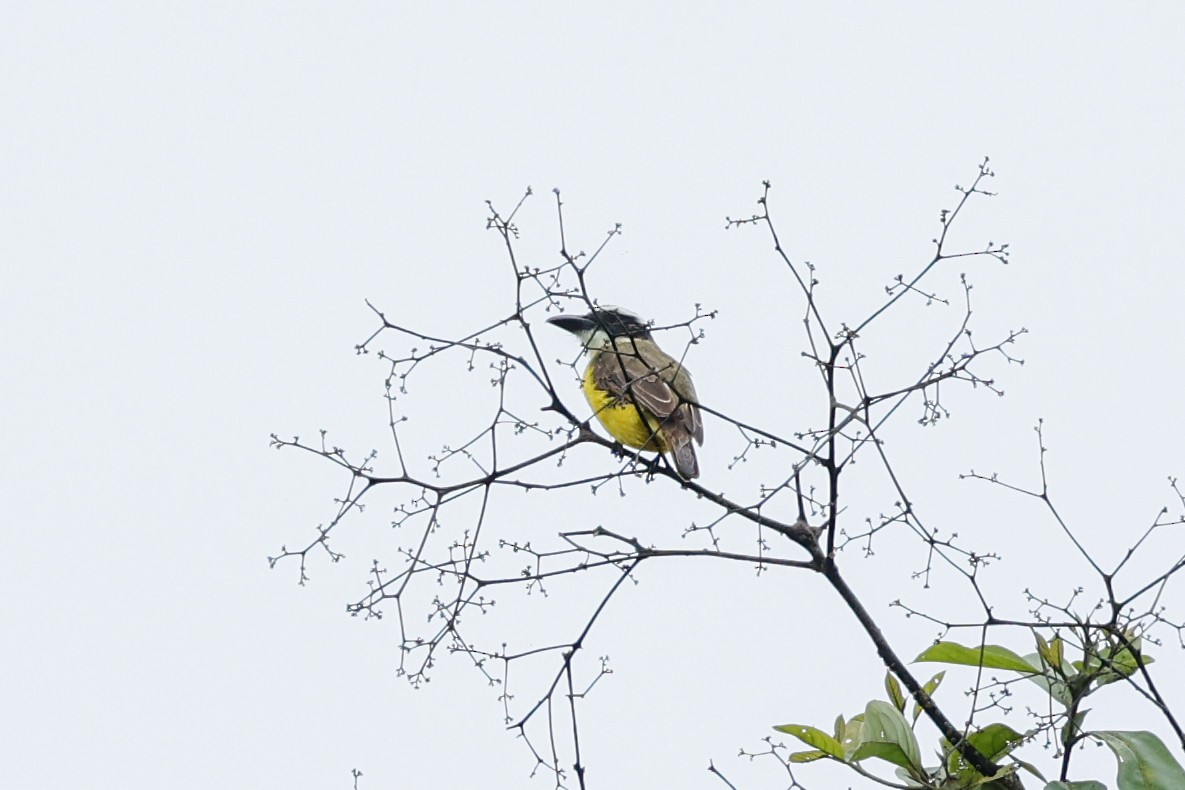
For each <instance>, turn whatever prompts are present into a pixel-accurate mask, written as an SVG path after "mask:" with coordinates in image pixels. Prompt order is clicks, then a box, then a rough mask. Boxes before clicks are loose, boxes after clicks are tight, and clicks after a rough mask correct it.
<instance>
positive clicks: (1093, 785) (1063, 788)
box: [1044, 779, 1107, 790]
mask: <svg viewBox="0 0 1185 790" xmlns="http://www.w3.org/2000/svg"><path fill="white" fill-rule="evenodd" d="M1044 790H1107V786H1106V785H1105V784H1103V783H1102V782H1096V781H1094V780H1093V779H1092V780H1089V781H1086V782H1050V783H1049V784H1047V785H1045V787H1044Z"/></svg>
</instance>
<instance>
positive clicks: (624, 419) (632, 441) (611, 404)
mask: <svg viewBox="0 0 1185 790" xmlns="http://www.w3.org/2000/svg"><path fill="white" fill-rule="evenodd" d="M584 397H585V398H587V399H588V404H589V405H590V406H592V409H593V414H595V415H597V419H598V420H600V421H601V425H603V426H605V430H606V431H608V432H609V435H610V436H612V437H613V438H614V439H616V440H617V441H619V442H621V443H622V444H624V445H627V446H629V447H633V448H635V449H638V450H651V451H653V452H659V453H665V452H667V446H666V442H664V441H663V440H662V436H660V435H659V433H658V429H659V426H660V425H661V423H660V422H659V421H658V420H657V419H655V418H654V417H653V416H651V415H650V414H645V415H644V414H643V410H642V409H640V408H639V407H638V406H636V405H635V404H634V403H632V402H631V401H630V400H629V399H628V398H623V399H620V400H619V399H617V398H615V397H613V395H611V394H610V393H608V392H606V391H605V390H602V389H597V386H596V382H595V381H594V377H593V365H592V363H589V366H588V368H587V369H585V371H584ZM643 416H645V419H643Z"/></svg>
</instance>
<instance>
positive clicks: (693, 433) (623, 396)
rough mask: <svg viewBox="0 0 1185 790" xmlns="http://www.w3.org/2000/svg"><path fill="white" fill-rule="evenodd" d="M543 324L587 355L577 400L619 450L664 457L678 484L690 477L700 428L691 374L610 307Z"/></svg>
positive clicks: (627, 315)
mask: <svg viewBox="0 0 1185 790" xmlns="http://www.w3.org/2000/svg"><path fill="white" fill-rule="evenodd" d="M547 323H549V324H554V325H555V326H558V327H559V328H560V329H564V330H566V331H568V332H571V333H572V334H573V335H576V337H577V338H579V339H580V342H581V343H582V344H583V345H584V348H585V350H586V351H587V352H588V355H589V360H588V367H587V368H585V371H584V379H583V388H584V396H585V398H587V399H588V403H589V405H590V406H592V408H593V413H594V414H596V417H597V419H598V420H599V421H600V423H601V425H603V426H604V427H605V430H607V431H608V432H609V434H610V435H611V436H612V437H613V438H614V439H616V440H617V441H619V442H621V443H622V444H623V445H626V446H628V447H632V448H634V449H636V450H645V451H650V452H657V453H660V454H662V455H667V456H669V457H670V459H671V462H672V464H673V465H674V467H675V471H676V472H677V473H678V474H679V476H680V477H682V478H683V479H684V480H691V479H693V478H695V477H698V476H699V462H698V460H697V459H696V457H695V444H699V445H702V444H703V443H704V423H703V419H702V418H701V417H700V410H699V401H698V399H697V398H696V395H695V387H694V386H693V385H692V383H691V372H690V371H688V370H687V368H686V367H684V366H683V364H682V363H680V362H678V361H676V360H675V359H674V358H673V357H671V356H670V355H669V354H667V353H666V352H665V351H663V350H662V349H661V348H659V347H658V344H657V343H655V342H654V338H653V337H652V336H651V334H650V327H649V325H648V324H647V323H646V322H645V321H643V320H642V319H641V318H639V317H638V316H637V315H636V314H635V313H632V312H630V311H629V310H626V309H624V308H620V307H611V306H603V307H593V309H592V310H591V311H589V312H588V313H587V314H585V315H558V316H554V317H552V318H549V319H547ZM693 442H694V444H693Z"/></svg>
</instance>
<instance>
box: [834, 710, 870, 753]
mask: <svg viewBox="0 0 1185 790" xmlns="http://www.w3.org/2000/svg"><path fill="white" fill-rule="evenodd" d="M863 735H864V714H863V713H857V714H856V715H855V716H853V717H852V718H850V719H848V721H847V723H845V724H844V725H843V732H842V733H840V736H839V737H838V738H836V740H838V741H839V742H840V744H841V745H842V746H843V754H844V757H843V759H844V760H851V759H852V754H853V753H855V751H856V749H858V748H860V739H861V738H862V737H863Z"/></svg>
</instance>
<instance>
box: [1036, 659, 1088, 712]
mask: <svg viewBox="0 0 1185 790" xmlns="http://www.w3.org/2000/svg"><path fill="white" fill-rule="evenodd" d="M1022 660H1024V661H1027V662H1029V663H1031V664H1033V665H1034V666H1039V667H1041V673H1040V674H1037V675H1029V676H1028V677H1027V678H1025V679H1026V680H1031V681H1032V682H1034V683H1036V684H1037V685H1038V686H1040V687H1041V688H1042V689H1044V690H1045V693H1046V694H1048V695H1049V696H1051V697H1053V698H1054V699H1055V700H1057V701H1058V702H1059V703H1061V704H1062V705H1064V706H1065V707H1067V708H1068V707H1070V705H1072V704H1073V703H1074V691H1073V688H1072V685H1071V684H1069V683H1067V682H1066V680H1065V679H1067V678H1068V679H1073V678H1075V677H1077V676H1078V673H1077V672H1076V671H1075V670H1074V665H1073V664H1071V663H1070V662H1069V661H1065V660H1063V661H1062V664H1061V666H1059V667H1057V668H1056V669H1055V668H1054V667H1052V666H1050V665H1049V664H1048V663H1046V661H1045V659H1044V658H1043V657H1042V656H1041V654H1040V653H1029V654H1028V655H1027V656H1025V657H1024V658H1023V659H1022Z"/></svg>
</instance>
